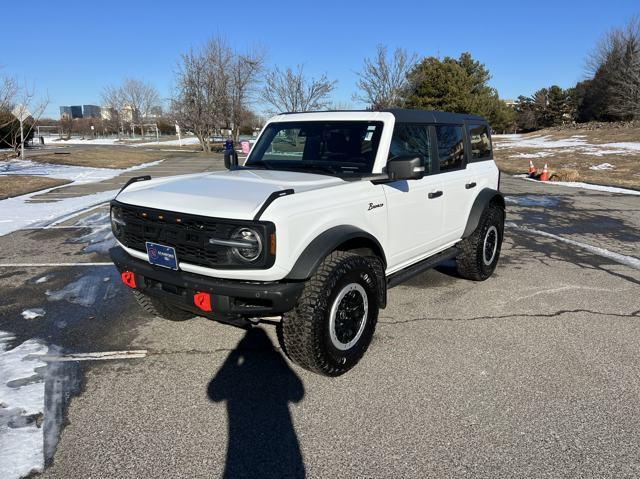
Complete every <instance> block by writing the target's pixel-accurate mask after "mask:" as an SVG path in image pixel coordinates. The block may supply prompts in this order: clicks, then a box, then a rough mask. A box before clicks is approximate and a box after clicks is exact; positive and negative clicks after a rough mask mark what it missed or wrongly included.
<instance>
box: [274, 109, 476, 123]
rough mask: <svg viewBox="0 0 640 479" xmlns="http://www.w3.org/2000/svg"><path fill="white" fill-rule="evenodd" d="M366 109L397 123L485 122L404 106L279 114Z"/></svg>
mask: <svg viewBox="0 0 640 479" xmlns="http://www.w3.org/2000/svg"><path fill="white" fill-rule="evenodd" d="M368 111H374V112H375V111H384V112H388V113H391V114H392V115H393V116H395V117H396V121H397V122H398V123H459V122H461V121H465V120H466V121H477V122H482V123H487V120H485V119H484V118H483V117H481V116H478V115H469V114H467V113H450V112H447V111H437V110H409V109H406V108H389V109H385V110H331V111H327V110H325V111H305V112H297V111H291V112H286V113H280V115H293V114H296V113H330V112H336V113H337V112H350V113H355V112H368Z"/></svg>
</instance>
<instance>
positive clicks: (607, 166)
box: [589, 163, 615, 170]
mask: <svg viewBox="0 0 640 479" xmlns="http://www.w3.org/2000/svg"><path fill="white" fill-rule="evenodd" d="M614 168H615V166H614V165H612V164H611V163H600V164H599V165H593V166H590V167H589V169H590V170H613V169H614Z"/></svg>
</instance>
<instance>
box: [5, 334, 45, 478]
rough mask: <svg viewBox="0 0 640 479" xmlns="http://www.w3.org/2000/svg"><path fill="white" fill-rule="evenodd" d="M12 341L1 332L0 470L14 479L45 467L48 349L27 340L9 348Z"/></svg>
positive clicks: (10, 337) (38, 343)
mask: <svg viewBox="0 0 640 479" xmlns="http://www.w3.org/2000/svg"><path fill="white" fill-rule="evenodd" d="M14 339H15V338H14V337H13V336H12V335H11V334H9V333H6V332H4V331H0V403H1V406H0V407H2V410H3V413H2V414H1V415H0V471H2V477H3V478H4V479H14V478H15V479H17V478H20V477H24V476H27V475H29V474H30V473H32V472H38V471H42V469H43V468H44V428H43V427H42V415H43V413H44V409H45V380H44V374H43V372H42V371H43V370H44V369H45V368H46V366H47V364H46V363H45V362H44V361H42V359H41V357H42V356H44V355H46V354H47V352H48V350H49V348H48V347H47V346H46V345H44V344H42V343H41V342H39V341H37V340H34V339H30V340H28V341H25V342H24V343H22V344H20V345H18V346H16V347H15V348H13V349H9V343H10V342H11V341H12V340H14Z"/></svg>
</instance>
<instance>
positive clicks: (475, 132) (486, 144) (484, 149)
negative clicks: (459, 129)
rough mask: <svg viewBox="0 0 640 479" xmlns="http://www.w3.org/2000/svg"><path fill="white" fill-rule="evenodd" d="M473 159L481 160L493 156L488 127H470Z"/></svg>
mask: <svg viewBox="0 0 640 479" xmlns="http://www.w3.org/2000/svg"><path fill="white" fill-rule="evenodd" d="M469 138H470V140H471V159H473V160H480V159H482V158H489V157H490V156H491V138H490V137H489V127H488V126H487V125H469Z"/></svg>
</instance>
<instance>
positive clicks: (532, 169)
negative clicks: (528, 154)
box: [529, 160, 536, 176]
mask: <svg viewBox="0 0 640 479" xmlns="http://www.w3.org/2000/svg"><path fill="white" fill-rule="evenodd" d="M535 174H536V167H535V165H534V164H533V161H532V160H529V176H533V175H535Z"/></svg>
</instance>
